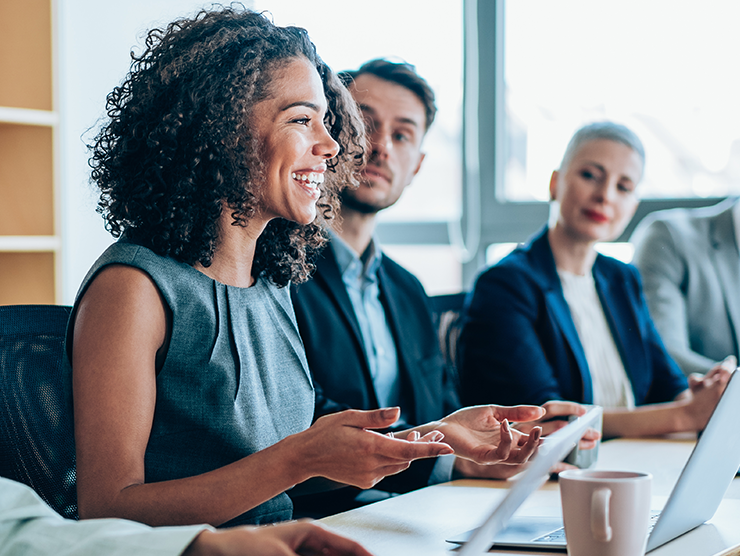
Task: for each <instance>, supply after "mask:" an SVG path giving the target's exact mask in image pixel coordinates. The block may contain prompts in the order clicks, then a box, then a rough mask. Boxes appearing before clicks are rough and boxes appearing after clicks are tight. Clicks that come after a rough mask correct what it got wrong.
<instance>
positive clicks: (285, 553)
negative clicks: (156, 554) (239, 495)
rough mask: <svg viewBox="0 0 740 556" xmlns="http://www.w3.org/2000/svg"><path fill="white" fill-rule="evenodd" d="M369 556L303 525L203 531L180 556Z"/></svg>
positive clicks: (350, 543)
mask: <svg viewBox="0 0 740 556" xmlns="http://www.w3.org/2000/svg"><path fill="white" fill-rule="evenodd" d="M314 554H315V555H321V556H371V554H370V553H369V552H368V551H367V550H365V549H364V548H362V546H360V545H359V544H357V543H356V542H354V541H351V540H349V539H346V538H344V537H341V536H339V535H337V534H335V533H332V532H330V531H327V530H326V529H324V528H323V527H321V526H320V525H316V524H314V523H309V522H306V521H297V522H291V523H281V524H279V525H265V526H262V527H235V528H233V529H223V530H220V531H203V532H202V533H201V534H199V535H198V536H197V537H196V538H195V540H194V541H193V542H192V543H191V545H190V546H189V547H188V549H187V550H186V551H185V552H184V553H183V555H182V556H291V555H292V556H298V555H305V556H309V555H314Z"/></svg>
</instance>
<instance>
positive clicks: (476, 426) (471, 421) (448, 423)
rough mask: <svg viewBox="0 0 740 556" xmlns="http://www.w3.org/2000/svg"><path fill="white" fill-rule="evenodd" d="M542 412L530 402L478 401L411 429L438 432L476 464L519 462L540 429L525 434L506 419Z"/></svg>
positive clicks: (535, 443) (532, 446)
mask: <svg viewBox="0 0 740 556" xmlns="http://www.w3.org/2000/svg"><path fill="white" fill-rule="evenodd" d="M542 415H544V410H543V409H542V408H540V407H536V406H530V405H518V406H514V407H503V406H498V405H479V406H473V407H465V408H463V409H459V410H457V411H455V412H454V413H451V414H450V415H448V416H447V417H445V418H443V419H441V420H440V421H435V422H432V423H428V424H426V425H423V426H421V427H416V428H415V429H411V430H412V431H413V430H416V431H419V432H420V433H421V434H427V433H428V432H429V431H431V430H436V431H439V432H442V433H443V434H444V438H445V442H446V443H447V444H449V445H450V446H452V448H453V449H454V450H455V454H457V456H458V457H461V458H465V459H469V460H472V461H474V462H476V463H479V464H484V465H489V464H492V463H499V462H505V463H509V464H519V463H524V462H526V461H527V460H528V459H529V458H530V457H531V455H532V454H533V453H534V451H535V449H536V448H537V446H538V445H539V439H540V434H541V432H542V431H541V429H540V428H539V427H533V428H532V430H531V433H530V434H529V435H527V434H525V433H523V432H521V431H518V430H516V429H513V428H512V427H510V426H509V421H517V422H519V421H532V420H535V419H539V418H541V417H542ZM409 432H410V431H409Z"/></svg>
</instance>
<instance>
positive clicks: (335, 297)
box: [313, 245, 370, 376]
mask: <svg viewBox="0 0 740 556" xmlns="http://www.w3.org/2000/svg"><path fill="white" fill-rule="evenodd" d="M313 279H314V280H317V281H320V282H324V285H325V288H326V293H327V296H328V297H329V298H330V299H331V300H332V301H333V302H334V303H335V304H336V306H337V307H339V310H340V311H341V313H342V315H343V316H344V318H345V320H346V321H347V323H348V324H349V327H350V330H352V334H353V336H354V337H355V341H356V343H357V346H358V349H359V350H360V352H361V353H362V360H363V361H364V362H365V370H366V372H367V374H368V376H369V375H370V364H369V363H368V361H367V354H366V353H365V349H364V347H363V346H364V343H363V340H362V333H361V332H360V324H359V323H358V322H357V315H355V310H354V308H353V307H352V302H351V301H350V299H349V294H348V293H347V287H346V286H345V285H344V281H343V280H342V275H341V274H340V272H339V265H338V264H337V259H336V258H335V257H334V250H333V249H332V247H331V245H327V246H326V248H324V251H323V252H322V253H321V256H320V257H319V259H318V261H316V272H315V275H314V278H313Z"/></svg>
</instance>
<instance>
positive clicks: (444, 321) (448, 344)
mask: <svg viewBox="0 0 740 556" xmlns="http://www.w3.org/2000/svg"><path fill="white" fill-rule="evenodd" d="M466 295H467V293H466V292H461V293H452V294H447V295H435V296H432V297H430V298H429V301H430V303H431V306H432V314H433V315H434V321H435V325H436V326H437V336H438V338H439V347H440V348H441V350H442V355H443V356H444V358H445V363H447V366H448V367H449V368H450V370H451V372H452V374H453V376H454V377H455V381H456V382H457V378H458V374H457V339H458V338H459V337H460V324H461V320H462V310H463V305H464V304H465V297H466ZM457 386H458V387H459V384H457Z"/></svg>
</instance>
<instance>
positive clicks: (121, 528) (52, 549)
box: [0, 477, 209, 556]
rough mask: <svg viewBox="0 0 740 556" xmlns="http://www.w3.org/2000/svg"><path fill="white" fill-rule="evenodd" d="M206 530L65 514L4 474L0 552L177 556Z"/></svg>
mask: <svg viewBox="0 0 740 556" xmlns="http://www.w3.org/2000/svg"><path fill="white" fill-rule="evenodd" d="M204 529H209V527H208V526H205V525H193V526H186V527H157V528H152V527H148V526H147V525H143V524H141V523H135V522H133V521H126V520H123V519H89V520H83V521H72V520H68V519H64V518H63V517H62V516H60V515H59V514H57V513H56V512H54V510H52V509H51V508H50V507H49V506H47V505H46V503H44V501H43V500H41V498H39V497H38V495H37V494H36V493H35V492H34V491H33V490H31V489H30V488H28V487H27V486H25V485H22V484H20V483H17V482H15V481H11V480H9V479H4V478H1V477H0V556H9V555H11V554H12V555H14V556H15V555H21V554H22V555H23V556H93V555H94V556H99V555H103V554H104V555H105V556H131V555H132V554H134V555H136V556H176V555H178V554H181V553H182V552H184V551H185V549H186V548H187V547H188V546H189V545H190V543H192V542H193V539H195V537H196V536H197V535H198V533H200V532H201V531H203V530H204Z"/></svg>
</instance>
